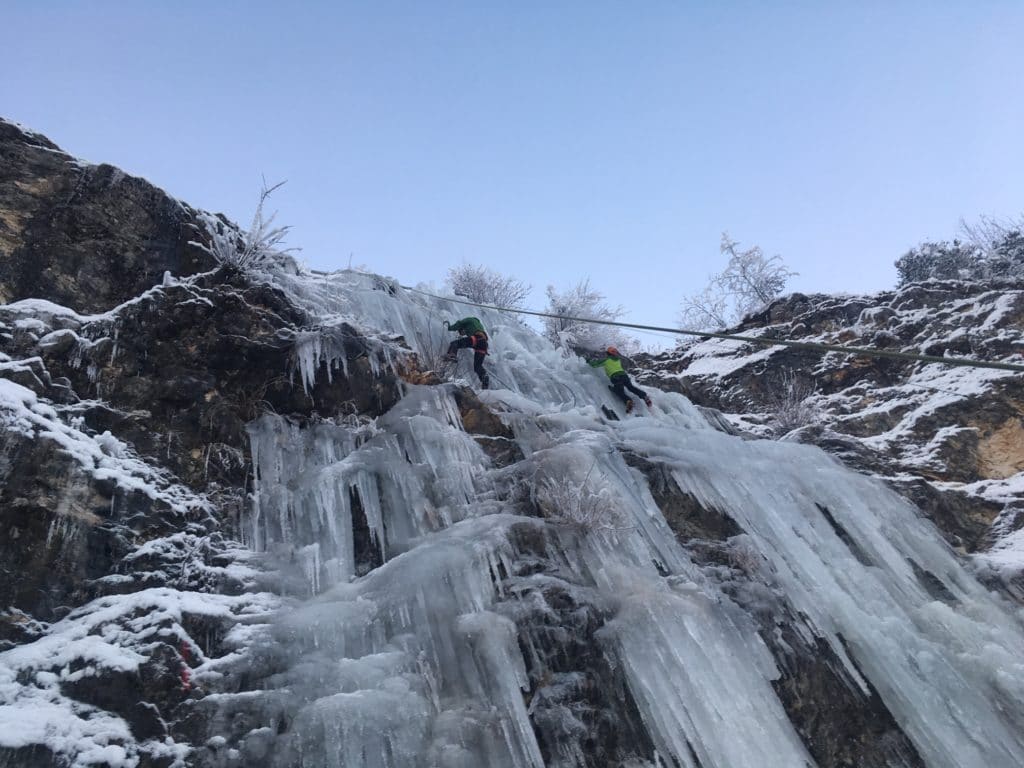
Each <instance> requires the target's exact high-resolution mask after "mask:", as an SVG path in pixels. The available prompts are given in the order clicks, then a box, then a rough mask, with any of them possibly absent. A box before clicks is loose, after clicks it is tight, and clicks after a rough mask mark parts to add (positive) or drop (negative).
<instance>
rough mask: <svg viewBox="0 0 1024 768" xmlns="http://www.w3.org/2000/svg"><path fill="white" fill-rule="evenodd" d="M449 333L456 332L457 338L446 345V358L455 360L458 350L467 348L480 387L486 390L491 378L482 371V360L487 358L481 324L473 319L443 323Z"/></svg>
mask: <svg viewBox="0 0 1024 768" xmlns="http://www.w3.org/2000/svg"><path fill="white" fill-rule="evenodd" d="M444 325H445V327H446V328H447V329H448V330H449V331H456V332H457V333H458V334H459V338H457V339H455V341H453V342H452V343H451V344H449V345H448V356H449V357H450V358H453V359H454V358H455V356H456V355H457V354H458V352H459V350H460V349H466V348H467V347H468V348H470V349H472V350H473V370H474V371H475V372H476V375H477V377H478V378H479V379H480V386H481V387H482V388H483V389H487V388H488V387H489V386H491V377H490V376H488V375H487V371H485V370H484V358H485V357H487V331H485V330H484V326H483V323H481V322H480V321H479V320H478V319H477V318H475V317H464V318H462V319H461V320H456V321H455V322H454V323H449V322H447V321H445V324H444Z"/></svg>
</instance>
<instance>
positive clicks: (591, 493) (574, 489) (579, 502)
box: [534, 473, 630, 531]
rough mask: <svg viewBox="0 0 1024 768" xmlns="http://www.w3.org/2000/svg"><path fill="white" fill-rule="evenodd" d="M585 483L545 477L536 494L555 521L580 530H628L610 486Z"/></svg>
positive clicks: (536, 488) (541, 504) (547, 515)
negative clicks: (598, 487)
mask: <svg viewBox="0 0 1024 768" xmlns="http://www.w3.org/2000/svg"><path fill="white" fill-rule="evenodd" d="M589 479H590V475H589V473H588V475H587V479H586V480H584V482H583V484H582V485H575V484H573V483H571V482H567V481H566V479H565V478H560V479H557V480H556V479H553V478H550V477H545V478H542V479H541V480H540V482H539V483H537V485H536V487H535V490H534V498H535V499H536V501H537V506H539V507H540V510H541V512H542V513H543V514H544V517H545V518H547V520H548V521H549V522H551V523H554V524H556V525H565V526H569V527H571V528H575V529H577V530H580V531H617V530H626V529H628V528H629V527H630V526H628V525H626V519H625V517H624V516H623V514H622V512H621V510H620V509H619V505H618V504H617V503H616V502H615V499H614V498H613V497H612V494H611V492H610V491H609V490H608V489H607V488H602V489H600V490H594V488H593V487H592V486H591V484H590V483H589V482H588V481H589Z"/></svg>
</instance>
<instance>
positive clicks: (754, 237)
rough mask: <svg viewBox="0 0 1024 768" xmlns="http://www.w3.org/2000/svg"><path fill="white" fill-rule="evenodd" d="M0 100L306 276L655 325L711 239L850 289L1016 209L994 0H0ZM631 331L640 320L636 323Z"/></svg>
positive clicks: (1022, 113)
mask: <svg viewBox="0 0 1024 768" xmlns="http://www.w3.org/2000/svg"><path fill="white" fill-rule="evenodd" d="M0 40H2V46H0V47H2V50H3V58H4V66H3V73H2V74H0V115H3V116H4V117H7V118H9V119H13V120H15V121H18V122H21V123H23V124H25V125H27V126H28V127H30V128H33V129H34V130H37V131H39V132H41V133H44V134H46V135H47V136H49V137H50V138H51V139H52V140H54V141H55V142H57V143H58V144H60V145H61V146H62V147H64V148H65V149H66V150H68V151H69V152H71V153H72V154H74V155H77V156H80V157H82V158H84V159H86V160H89V161H92V162H109V163H111V164H113V165H117V166H120V167H122V168H124V169H125V170H126V171H128V172H130V173H134V174H137V175H141V176H144V177H146V178H148V179H149V180H151V181H152V182H154V183H155V184H157V185H159V186H161V187H163V188H164V189H166V190H168V191H169V192H170V193H171V194H173V195H175V196H177V197H179V198H181V199H183V200H185V201H187V202H189V203H191V204H193V205H196V206H199V207H202V208H206V209H210V210H215V211H223V212H225V213H226V214H227V215H228V216H230V217H231V218H233V219H235V220H238V221H240V222H242V223H247V222H248V219H249V218H250V217H251V214H252V210H253V207H254V204H255V201H256V199H257V197H258V192H259V187H260V183H261V182H260V179H261V175H264V176H266V178H267V180H268V181H278V180H282V179H287V180H288V184H287V185H286V186H285V187H284V188H283V189H282V190H280V191H279V192H278V193H276V195H275V198H274V199H273V200H272V202H273V203H274V206H273V207H274V208H276V209H278V210H279V222H280V223H285V224H290V225H292V226H293V227H294V230H293V233H292V236H291V240H290V242H291V244H293V245H296V246H300V247H301V248H302V249H303V251H302V253H301V258H302V259H303V260H304V261H305V262H306V263H307V264H309V265H310V266H313V267H316V268H322V269H330V268H337V267H344V266H346V265H348V263H349V260H350V258H351V263H352V264H353V265H357V264H363V265H365V266H366V267H368V268H370V269H372V270H373V271H376V272H381V273H384V274H389V275H392V276H394V277H397V278H398V279H399V280H401V281H403V282H406V283H415V282H419V281H430V280H433V281H435V282H437V283H438V284H440V283H441V281H442V280H443V278H444V276H445V273H446V270H447V269H448V267H450V266H453V265H457V264H459V263H460V262H463V261H466V262H471V263H482V264H486V265H488V266H490V267H492V268H495V269H498V270H499V271H503V272H505V273H508V274H513V275H515V276H517V277H519V278H520V279H522V280H524V281H526V282H529V283H531V284H533V286H534V293H533V295H532V296H531V298H530V301H529V303H530V304H531V305H532V306H534V307H537V308H540V307H541V306H542V305H543V304H544V301H545V299H544V287H545V286H546V285H547V284H549V283H551V284H555V285H556V286H559V287H568V286H569V285H571V284H573V283H575V282H576V281H577V280H578V279H580V278H581V277H587V276H589V277H590V278H591V281H592V284H593V285H594V286H595V287H596V288H598V289H599V290H601V291H603V292H604V293H605V294H606V295H607V296H608V297H609V299H610V300H611V302H612V303H621V304H622V305H624V306H625V307H626V308H627V310H628V312H629V314H628V318H627V319H629V320H631V321H633V322H648V323H653V324H657V325H673V324H675V320H676V315H677V313H678V306H679V301H680V299H681V298H682V296H683V295H684V294H686V293H691V292H693V291H695V290H697V289H699V288H700V287H702V286H703V284H704V283H705V281H706V278H707V276H708V274H709V273H711V272H713V271H715V270H718V269H720V268H721V267H722V266H723V261H722V259H721V257H720V256H719V254H718V244H719V240H720V236H721V233H722V232H723V231H728V232H729V233H730V235H732V236H733V237H734V238H735V239H737V240H739V241H740V242H741V244H743V245H753V244H759V245H761V247H762V248H764V249H765V251H766V252H768V253H769V254H776V253H777V254H780V255H781V256H782V257H783V259H784V260H785V262H786V263H787V264H788V266H789V267H790V268H792V269H794V270H796V271H797V272H799V273H800V275H799V277H797V278H795V279H793V280H792V282H791V284H790V288H791V289H793V290H802V291H826V292H862V291H873V290H880V289H885V288H889V287H891V286H892V285H893V283H894V282H895V270H894V269H893V267H892V263H893V261H894V260H895V259H896V258H897V257H898V256H899V255H900V254H901V253H903V252H904V251H905V250H906V249H907V248H909V247H910V246H913V245H915V244H916V243H918V242H919V241H921V240H923V239H928V238H932V239H941V238H947V237H951V236H953V235H954V234H955V232H956V229H957V225H958V221H959V219H960V217H961V216H964V217H967V218H969V219H970V218H973V217H976V216H978V215H980V214H990V215H995V216H999V217H1008V216H1018V215H1020V214H1021V212H1022V210H1024V85H1022V84H1024V45H1022V43H1021V41H1022V40H1024V2H1021V0H1002V1H997V0H963V2H953V1H952V0H921V1H920V2H912V1H911V0H905V1H904V0H860V1H859V2H852V1H850V2H846V1H842V2H841V1H840V0H835V1H834V2H829V1H828V0H813V1H812V0H808V1H807V2H796V1H793V2H786V1H785V0H770V1H769V0H757V1H753V0H751V1H749V2H743V1H740V0H736V1H729V0H723V1H721V2H710V0H709V1H708V2H686V1H685V0H674V1H671V2H670V1H669V0H642V1H641V0H634V1H632V2H629V1H627V0H615V1H611V0H578V1H571V0H561V1H559V0H544V1H542V0H503V1H500V2H499V1H498V0H463V1H462V2H449V1H448V0H429V1H427V0H416V1H415V2H413V1H410V2H390V1H388V0H365V2H359V3H352V2H340V1H339V2H305V3H288V4H286V3H280V2H212V1H209V2H192V1H190V0H176V1H175V2H157V1H156V0H152V1H147V2H138V0H132V1H131V2H115V1H113V0H109V1H99V0H96V1H93V2H54V1H53V0H7V2H5V3H4V4H3V7H2V9H0ZM645 341H655V340H654V339H645Z"/></svg>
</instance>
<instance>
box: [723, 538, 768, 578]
mask: <svg viewBox="0 0 1024 768" xmlns="http://www.w3.org/2000/svg"><path fill="white" fill-rule="evenodd" d="M728 553H729V554H728V556H729V565H731V566H732V567H733V568H736V569H738V570H740V571H743V573H745V574H747V575H748V576H752V575H754V574H756V573H758V572H759V571H760V570H761V567H762V566H763V565H764V556H763V555H762V554H761V553H760V551H758V549H757V547H756V546H754V542H753V541H751V539H750V536H748V535H746V534H741V535H739V536H734V537H733V538H732V539H730V541H729V549H728Z"/></svg>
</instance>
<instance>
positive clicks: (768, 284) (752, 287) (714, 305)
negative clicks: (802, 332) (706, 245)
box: [679, 232, 796, 330]
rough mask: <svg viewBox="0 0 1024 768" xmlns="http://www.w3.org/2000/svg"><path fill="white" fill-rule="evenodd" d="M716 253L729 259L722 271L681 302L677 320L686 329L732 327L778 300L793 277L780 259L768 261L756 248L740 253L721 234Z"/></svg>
mask: <svg viewBox="0 0 1024 768" xmlns="http://www.w3.org/2000/svg"><path fill="white" fill-rule="evenodd" d="M719 251H720V252H721V253H722V255H724V256H727V257H728V259H729V260H728V262H727V263H726V267H725V269H724V270H723V271H722V272H719V273H718V274H715V275H712V276H711V279H710V280H709V281H708V284H707V286H705V287H704V288H703V289H702V290H701V291H700V292H698V293H695V294H693V295H692V296H688V297H686V298H685V299H684V300H683V304H682V308H681V311H680V317H679V319H680V322H681V323H682V324H683V326H684V327H686V328H692V329H695V330H715V329H718V328H724V327H726V326H728V325H733V324H735V323H737V322H739V321H740V320H742V319H743V318H744V316H746V315H748V314H750V313H751V312H756V311H757V310H759V309H762V308H763V307H764V306H765V305H767V304H769V303H770V302H772V301H773V300H774V299H776V298H778V296H780V295H781V294H782V292H783V291H784V290H785V288H786V283H787V282H788V281H789V278H791V277H793V276H794V275H796V272H793V271H791V270H789V269H788V268H787V267H786V266H785V264H783V262H782V257H781V256H772V257H767V256H765V255H764V251H762V250H761V248H760V247H759V246H756V245H755V246H754V247H753V248H748V249H747V250H745V251H743V250H740V249H739V243H738V242H737V241H735V240H733V239H732V238H730V237H729V235H728V234H727V233H724V232H723V233H722V244H721V246H720V247H719Z"/></svg>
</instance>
